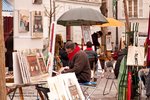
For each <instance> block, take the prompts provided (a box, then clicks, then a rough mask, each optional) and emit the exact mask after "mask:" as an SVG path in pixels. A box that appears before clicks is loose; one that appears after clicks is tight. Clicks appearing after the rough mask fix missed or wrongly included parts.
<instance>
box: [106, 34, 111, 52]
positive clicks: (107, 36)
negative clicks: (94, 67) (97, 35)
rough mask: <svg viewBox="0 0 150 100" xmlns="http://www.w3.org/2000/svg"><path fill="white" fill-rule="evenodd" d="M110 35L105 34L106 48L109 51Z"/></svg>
mask: <svg viewBox="0 0 150 100" xmlns="http://www.w3.org/2000/svg"><path fill="white" fill-rule="evenodd" d="M111 43H112V37H111V35H106V50H108V51H111V50H112V44H111Z"/></svg>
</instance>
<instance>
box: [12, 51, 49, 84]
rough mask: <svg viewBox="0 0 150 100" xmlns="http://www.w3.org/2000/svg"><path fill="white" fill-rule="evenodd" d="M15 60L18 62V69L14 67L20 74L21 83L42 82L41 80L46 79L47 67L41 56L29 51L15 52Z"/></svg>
mask: <svg viewBox="0 0 150 100" xmlns="http://www.w3.org/2000/svg"><path fill="white" fill-rule="evenodd" d="M15 60H18V67H17V66H15V67H17V68H16V69H17V71H18V72H20V75H21V78H22V82H23V83H31V82H32V83H33V82H38V81H42V79H46V77H47V76H48V71H47V67H46V64H45V60H44V58H43V56H42V54H39V53H37V52H31V51H30V52H28V51H21V52H16V59H15ZM43 77H45V78H43Z"/></svg>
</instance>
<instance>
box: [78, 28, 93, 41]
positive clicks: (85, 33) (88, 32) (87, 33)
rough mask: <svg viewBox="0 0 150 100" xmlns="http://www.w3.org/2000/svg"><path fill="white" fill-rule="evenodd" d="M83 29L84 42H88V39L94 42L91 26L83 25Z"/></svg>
mask: <svg viewBox="0 0 150 100" xmlns="http://www.w3.org/2000/svg"><path fill="white" fill-rule="evenodd" d="M81 29H82V37H83V41H84V44H86V43H87V42H88V41H91V42H92V37H91V30H90V26H81Z"/></svg>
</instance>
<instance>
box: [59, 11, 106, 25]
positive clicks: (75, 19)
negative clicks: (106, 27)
mask: <svg viewBox="0 0 150 100" xmlns="http://www.w3.org/2000/svg"><path fill="white" fill-rule="evenodd" d="M103 23H107V19H106V18H105V17H104V16H103V15H102V14H101V13H100V12H99V11H97V10H94V9H91V8H74V9H71V10H69V11H67V12H65V13H64V14H63V15H61V16H60V17H59V19H58V20H57V24H60V25H63V26H81V25H100V24H103Z"/></svg>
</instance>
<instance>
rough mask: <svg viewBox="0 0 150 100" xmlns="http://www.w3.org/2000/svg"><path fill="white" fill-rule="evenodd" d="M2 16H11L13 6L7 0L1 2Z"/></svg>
mask: <svg viewBox="0 0 150 100" xmlns="http://www.w3.org/2000/svg"><path fill="white" fill-rule="evenodd" d="M2 16H13V6H12V4H10V2H8V1H7V0H2Z"/></svg>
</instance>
